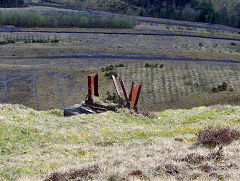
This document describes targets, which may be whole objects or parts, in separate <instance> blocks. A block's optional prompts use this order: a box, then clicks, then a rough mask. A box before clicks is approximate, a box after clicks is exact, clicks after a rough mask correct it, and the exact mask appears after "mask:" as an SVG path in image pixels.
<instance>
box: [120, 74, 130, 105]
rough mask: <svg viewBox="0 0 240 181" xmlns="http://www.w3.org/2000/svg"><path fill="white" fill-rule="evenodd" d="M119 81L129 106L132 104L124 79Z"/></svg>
mask: <svg viewBox="0 0 240 181" xmlns="http://www.w3.org/2000/svg"><path fill="white" fill-rule="evenodd" d="M119 81H120V84H121V87H122V90H123V94H124V97H125V100H126V101H127V104H130V102H129V98H128V96H127V91H126V87H125V83H124V81H123V79H122V78H121V77H120V78H119Z"/></svg>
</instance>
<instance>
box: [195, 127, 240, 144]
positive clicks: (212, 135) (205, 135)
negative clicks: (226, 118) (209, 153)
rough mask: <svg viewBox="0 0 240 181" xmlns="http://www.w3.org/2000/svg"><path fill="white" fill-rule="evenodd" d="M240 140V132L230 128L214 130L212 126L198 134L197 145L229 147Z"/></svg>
mask: <svg viewBox="0 0 240 181" xmlns="http://www.w3.org/2000/svg"><path fill="white" fill-rule="evenodd" d="M239 138H240V132H239V131H237V130H234V129H230V128H229V127H225V128H220V127H217V128H213V127H212V126H210V127H208V128H206V129H202V130H200V131H199V132H198V133H197V143H199V144H201V145H203V146H205V147H211V148H214V147H216V146H224V145H228V144H230V143H231V142H233V141H234V140H237V139H239Z"/></svg>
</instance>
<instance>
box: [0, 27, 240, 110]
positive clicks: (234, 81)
mask: <svg viewBox="0 0 240 181" xmlns="http://www.w3.org/2000/svg"><path fill="white" fill-rule="evenodd" d="M163 26H165V29H167V28H170V30H171V32H170V33H169V32H168V33H167V32H166V31H165V30H164V29H163V28H164V27H163ZM151 28H152V26H148V29H147V28H144V29H141V26H140V25H139V26H137V27H136V28H135V29H131V30H124V29H122V30H120V29H116V30H111V29H91V30H89V29H86V28H85V29H77V28H74V29H67V28H65V29H63V30H61V29H58V31H59V32H56V31H55V30H56V29H46V30H47V31H49V32H39V31H44V29H39V31H36V30H37V29H25V31H24V32H14V33H1V34H0V39H1V40H2V41H3V40H14V41H15V43H10V44H3V45H0V46H1V50H0V56H1V60H0V64H1V67H2V74H1V79H2V80H3V78H4V77H5V76H6V79H7V81H8V80H9V81H8V82H7V84H6V86H4V81H3V82H2V86H1V89H0V95H1V96H0V98H1V101H2V102H9V103H21V104H24V105H26V106H28V107H32V108H36V109H37V108H38V109H40V110H47V109H50V108H63V106H66V107H68V106H71V105H73V104H76V103H79V102H81V101H82V100H84V98H85V96H86V94H87V83H86V82H87V75H88V74H90V73H94V72H98V73H99V75H100V93H101V95H100V96H101V98H106V96H107V92H108V91H109V92H110V93H111V94H112V93H114V92H115V91H114V89H113V84H112V81H111V80H110V79H109V78H107V77H105V76H104V74H105V73H106V72H102V71H101V68H103V67H105V66H107V65H110V64H113V65H115V64H119V63H122V64H124V67H121V68H120V67H119V68H117V69H116V70H114V71H116V72H117V74H118V76H121V77H122V78H123V79H124V80H125V82H126V84H127V89H128V91H130V85H131V82H132V81H136V82H139V83H142V84H143V91H142V95H141V97H140V102H139V108H142V109H145V108H147V109H149V110H154V111H160V110H165V109H167V108H191V107H194V106H202V105H206V106H208V105H214V104H218V103H224V104H234V105H235V104H236V105H238V104H239V101H238V100H239V99H238V93H239V82H238V79H239V64H238V61H239V60H240V59H239V52H240V43H239V35H237V34H233V33H229V34H227V33H226V34H224V32H217V31H216V32H211V33H209V32H207V31H202V30H201V29H200V30H199V29H196V30H194V31H187V30H185V29H184V30H182V31H181V29H178V30H177V27H176V26H166V25H161V26H159V27H158V29H156V28H157V26H155V29H151ZM161 28H162V29H161ZM27 31H30V32H27ZM35 31H36V32H35ZM72 31H74V32H72ZM182 35H184V36H182ZM199 36H200V37H199ZM40 40H41V41H40ZM53 40H58V42H55V43H54V42H53V43H51V41H53ZM38 41H39V42H38ZM44 41H47V42H44ZM33 42H34V43H33ZM146 63H148V64H152V65H155V64H158V67H157V68H156V67H145V64H146ZM161 64H162V65H163V67H162V68H159V66H160V65H161ZM33 75H34V76H35V79H36V81H35V83H34V81H33V79H34V76H33ZM19 76H20V77H19ZM22 76H23V77H22ZM11 79H13V80H11ZM223 82H226V83H227V84H228V85H229V89H231V90H233V91H231V92H230V91H224V92H220V93H211V90H212V88H213V87H218V85H220V84H222V83H223ZM25 84H28V85H29V86H27V85H25ZM6 87H7V94H6V89H5V88H6ZM61 94H62V95H61ZM7 100H8V101H7ZM45 100H48V101H45ZM63 100H64V101H63Z"/></svg>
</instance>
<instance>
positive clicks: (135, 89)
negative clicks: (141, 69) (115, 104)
mask: <svg viewBox="0 0 240 181" xmlns="http://www.w3.org/2000/svg"><path fill="white" fill-rule="evenodd" d="M141 88H142V85H141V84H138V83H136V82H132V90H131V93H130V96H131V99H130V96H129V99H130V108H131V109H133V108H135V107H136V106H137V103H138V99H139V96H140V92H141Z"/></svg>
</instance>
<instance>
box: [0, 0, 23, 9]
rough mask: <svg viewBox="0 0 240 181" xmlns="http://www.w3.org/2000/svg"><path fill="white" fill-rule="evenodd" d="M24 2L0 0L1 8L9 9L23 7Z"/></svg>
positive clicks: (20, 0) (21, 0)
mask: <svg viewBox="0 0 240 181" xmlns="http://www.w3.org/2000/svg"><path fill="white" fill-rule="evenodd" d="M23 4H24V1H23V0H0V7H4V8H9V7H19V6H23Z"/></svg>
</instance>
